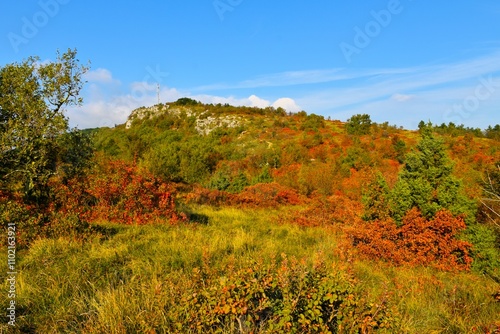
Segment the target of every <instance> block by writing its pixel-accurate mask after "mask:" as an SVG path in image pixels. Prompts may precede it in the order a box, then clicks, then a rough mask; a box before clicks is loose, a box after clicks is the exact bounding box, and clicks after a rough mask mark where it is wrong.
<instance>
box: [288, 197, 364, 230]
mask: <svg viewBox="0 0 500 334" xmlns="http://www.w3.org/2000/svg"><path fill="white" fill-rule="evenodd" d="M361 209H362V206H361V204H360V203H359V202H357V201H352V200H350V199H349V198H347V197H345V196H342V195H333V196H330V197H328V198H323V197H319V198H316V199H314V200H313V201H312V202H311V203H310V204H309V205H308V206H307V208H305V209H304V210H301V211H298V212H295V213H293V215H292V217H286V219H287V220H288V221H292V222H294V223H295V224H298V225H301V226H328V225H332V224H348V225H351V224H353V223H354V222H355V221H356V220H357V217H359V215H360V211H361Z"/></svg>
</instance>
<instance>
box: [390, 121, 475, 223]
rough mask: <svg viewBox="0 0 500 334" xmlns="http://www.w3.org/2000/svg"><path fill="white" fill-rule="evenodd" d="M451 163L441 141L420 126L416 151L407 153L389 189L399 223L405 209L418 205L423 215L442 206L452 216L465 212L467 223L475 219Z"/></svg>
mask: <svg viewBox="0 0 500 334" xmlns="http://www.w3.org/2000/svg"><path fill="white" fill-rule="evenodd" d="M452 172H453V164H452V162H451V160H450V159H449V158H448V155H447V153H446V150H445V147H444V143H443V140H442V139H440V138H436V137H435V136H434V135H433V133H432V129H431V128H430V127H425V128H423V129H422V138H421V140H420V142H419V143H418V144H417V150H416V151H413V152H411V153H408V154H407V156H406V160H405V166H404V168H403V170H402V171H401V172H400V174H399V179H398V182H397V183H396V185H395V187H394V189H393V190H392V195H391V197H392V201H391V202H392V205H391V206H392V208H391V209H392V212H393V217H394V218H395V220H396V221H397V222H401V221H402V219H403V217H404V215H405V214H406V212H408V211H409V210H410V209H411V208H413V207H417V208H418V209H419V210H420V211H421V212H422V214H423V215H424V216H425V217H426V218H432V217H434V215H435V214H436V213H437V212H438V211H439V210H441V209H447V210H449V211H450V212H451V213H453V214H454V215H459V214H464V215H465V219H466V222H467V223H472V222H474V220H475V213H476V205H475V203H474V201H472V200H470V199H469V198H468V197H467V196H466V195H465V193H464V187H463V185H462V183H461V181H460V180H458V179H457V178H456V177H455V176H453V175H452Z"/></svg>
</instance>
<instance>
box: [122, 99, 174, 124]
mask: <svg viewBox="0 0 500 334" xmlns="http://www.w3.org/2000/svg"><path fill="white" fill-rule="evenodd" d="M163 108H166V109H168V108H170V106H169V105H154V106H151V107H140V108H137V109H135V110H134V111H132V113H131V114H130V116H129V117H128V120H127V122H126V123H125V129H130V127H131V126H132V122H133V121H135V120H136V119H144V118H153V117H155V116H158V115H159V114H160V113H161V112H162V111H163Z"/></svg>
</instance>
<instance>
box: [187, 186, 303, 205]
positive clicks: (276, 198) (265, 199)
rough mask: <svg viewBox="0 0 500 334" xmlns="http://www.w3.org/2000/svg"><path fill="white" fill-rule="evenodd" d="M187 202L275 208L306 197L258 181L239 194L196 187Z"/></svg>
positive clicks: (288, 189) (300, 200)
mask: <svg viewBox="0 0 500 334" xmlns="http://www.w3.org/2000/svg"><path fill="white" fill-rule="evenodd" d="M185 200H186V202H187V203H196V204H207V205H216V206H219V205H241V206H250V207H265V208H275V207H278V206H280V205H299V204H302V203H303V201H304V199H303V198H302V197H301V196H300V195H299V194H298V193H297V192H296V191H295V190H294V189H291V188H288V187H285V186H283V185H280V184H278V183H275V182H273V183H258V184H256V185H254V186H250V187H246V188H245V189H244V190H243V191H242V192H241V193H239V194H230V193H228V192H225V191H220V190H211V189H205V188H195V189H193V190H192V191H191V192H190V193H189V194H188V195H187V196H186V197H185Z"/></svg>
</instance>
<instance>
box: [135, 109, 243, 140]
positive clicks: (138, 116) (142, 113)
mask: <svg viewBox="0 0 500 334" xmlns="http://www.w3.org/2000/svg"><path fill="white" fill-rule="evenodd" d="M163 113H168V114H170V115H172V116H176V117H192V116H194V117H196V122H195V129H196V131H197V132H198V133H199V134H200V135H208V134H210V132H212V131H213V130H215V129H217V128H220V127H228V128H235V127H238V126H240V125H242V124H243V119H242V117H241V116H238V115H212V114H211V113H210V112H209V111H208V110H205V111H204V112H203V111H202V112H200V111H193V110H192V109H190V108H187V107H176V106H172V107H171V106H170V105H168V104H160V105H154V106H151V107H141V108H137V109H135V110H134V111H132V113H131V114H130V116H129V117H128V120H127V122H126V123H125V128H126V129H130V128H131V127H132V124H133V122H134V121H135V120H142V119H152V118H154V117H157V116H159V115H161V114H163Z"/></svg>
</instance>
